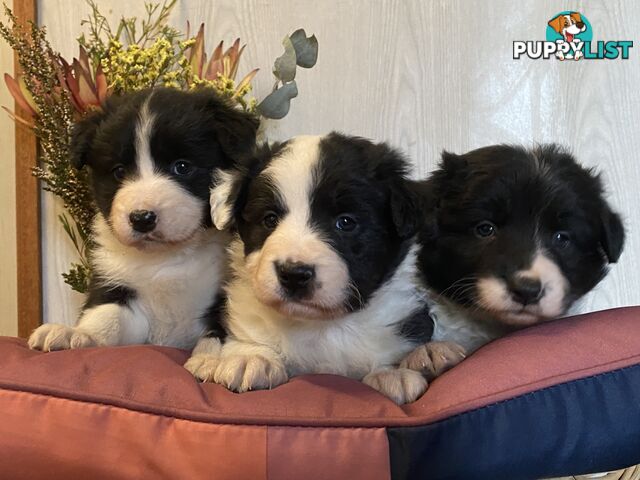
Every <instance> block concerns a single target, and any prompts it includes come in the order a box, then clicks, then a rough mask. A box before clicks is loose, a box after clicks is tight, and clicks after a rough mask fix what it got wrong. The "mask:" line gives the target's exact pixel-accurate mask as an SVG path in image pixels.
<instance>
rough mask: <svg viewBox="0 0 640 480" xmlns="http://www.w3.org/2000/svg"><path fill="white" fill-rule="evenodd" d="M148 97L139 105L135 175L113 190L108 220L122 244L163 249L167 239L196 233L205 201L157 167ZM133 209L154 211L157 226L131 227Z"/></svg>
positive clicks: (171, 240) (178, 240)
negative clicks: (142, 230) (143, 230)
mask: <svg viewBox="0 0 640 480" xmlns="http://www.w3.org/2000/svg"><path fill="white" fill-rule="evenodd" d="M150 98H151V96H150V97H149V98H148V99H147V100H146V101H145V103H144V104H143V105H142V107H141V109H140V112H139V115H138V123H137V125H136V140H135V143H136V166H137V176H136V177H134V178H130V179H128V180H126V181H125V182H124V183H123V184H122V185H121V187H120V188H119V189H118V191H117V192H116V195H115V197H114V198H113V202H112V204H111V212H110V214H109V223H110V225H111V227H112V229H113V233H114V234H115V236H116V237H117V238H118V240H119V241H120V242H122V243H124V244H125V245H134V246H137V247H140V248H160V249H163V248H164V246H165V244H166V243H180V242H184V241H185V240H188V239H189V238H190V237H191V236H193V235H195V233H196V232H197V231H198V230H199V229H200V221H201V219H202V211H203V209H204V202H203V201H202V200H200V199H199V198H197V197H195V196H194V195H191V194H190V193H189V192H188V191H186V190H185V189H184V188H182V186H180V184H178V183H177V182H175V181H173V180H171V179H170V178H169V177H168V176H166V175H163V174H161V173H159V172H157V171H156V169H155V166H154V161H153V158H152V156H151V150H150V145H149V140H150V138H151V135H152V133H153V132H152V130H153V124H154V116H153V114H152V113H151V112H149V100H150ZM135 210H148V211H152V212H154V213H155V214H156V216H157V224H156V227H155V228H154V229H153V230H152V231H150V232H147V233H140V232H137V231H136V230H134V229H133V228H132V226H131V223H130V221H129V215H130V214H131V212H133V211H135Z"/></svg>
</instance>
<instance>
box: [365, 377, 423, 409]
mask: <svg viewBox="0 0 640 480" xmlns="http://www.w3.org/2000/svg"><path fill="white" fill-rule="evenodd" d="M362 383H364V384H365V385H369V386H370V387H371V388H373V389H375V390H377V391H379V392H380V393H381V394H383V395H385V396H386V397H389V398H390V399H391V400H393V401H394V402H395V403H397V404H398V405H403V404H405V403H411V402H415V401H416V400H417V399H418V398H420V396H421V395H422V394H423V393H424V392H426V391H427V387H428V386H429V384H428V383H427V381H426V380H425V378H424V377H423V376H422V375H421V374H420V373H419V372H416V371H414V370H409V369H406V368H394V369H389V370H378V371H377V372H371V373H370V374H369V375H367V376H366V377H364V378H363V379H362Z"/></svg>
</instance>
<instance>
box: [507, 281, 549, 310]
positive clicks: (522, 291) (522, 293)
mask: <svg viewBox="0 0 640 480" xmlns="http://www.w3.org/2000/svg"><path fill="white" fill-rule="evenodd" d="M508 286H509V292H510V293H511V297H512V298H513V300H514V301H516V302H518V303H521V304H522V305H529V304H532V303H536V302H537V301H538V300H540V298H541V297H542V284H541V283H540V280H538V279H537V278H530V277H514V278H512V279H511V281H510V282H508Z"/></svg>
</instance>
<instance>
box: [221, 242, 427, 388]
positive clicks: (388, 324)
mask: <svg viewBox="0 0 640 480" xmlns="http://www.w3.org/2000/svg"><path fill="white" fill-rule="evenodd" d="M232 257H233V264H234V270H235V272H236V274H237V276H236V278H234V280H233V281H232V282H231V284H230V285H229V287H228V295H229V320H228V325H227V327H228V329H229V331H230V334H231V336H232V337H234V338H236V339H237V340H239V341H241V342H245V343H247V344H254V345H255V344H258V345H264V346H269V347H270V348H272V349H273V350H275V351H276V352H277V353H278V354H279V355H280V356H281V358H282V359H283V360H284V362H285V365H286V368H287V372H288V374H289V375H290V376H291V375H299V374H304V373H334V374H339V375H345V376H349V377H352V378H356V379H361V378H362V377H364V376H365V375H366V374H367V373H369V372H371V371H373V370H375V369H377V368H379V367H383V366H387V365H393V364H396V363H398V362H399V361H400V360H401V359H402V357H404V356H405V355H406V354H407V353H409V352H410V351H411V350H412V349H413V348H414V347H415V344H414V343H412V342H410V341H409V340H407V339H406V338H403V337H402V336H400V335H399V334H398V330H399V327H398V324H399V322H401V321H402V320H403V319H404V318H406V317H407V316H409V315H411V313H413V312H415V311H416V310H418V309H420V308H421V307H422V306H423V305H424V302H425V298H424V296H423V294H422V292H421V290H420V289H419V287H418V285H417V283H416V280H415V279H416V275H415V267H414V264H415V251H414V250H413V249H412V250H411V251H410V252H409V254H408V255H407V257H406V258H405V259H404V260H403V262H402V263H401V264H400V265H399V266H398V268H397V270H396V271H395V272H394V275H393V276H392V277H391V279H390V280H389V281H387V282H386V283H385V284H384V285H383V286H382V287H381V288H380V289H379V290H378V291H377V292H376V293H375V294H374V295H373V296H372V298H371V299H370V300H369V302H368V303H367V306H366V307H365V308H363V309H362V310H359V311H356V312H353V313H351V314H348V315H345V316H344V317H341V318H338V319H333V320H302V319H292V318H286V317H284V316H283V315H281V314H279V313H277V312H276V311H274V310H273V309H271V308H269V307H267V306H265V305H263V304H262V303H260V302H259V301H258V300H257V299H256V298H255V296H254V295H253V292H252V290H251V286H250V285H251V283H250V281H248V280H249V279H247V278H244V275H245V274H244V271H243V269H242V261H243V260H242V252H241V243H240V242H239V241H235V242H234V243H233V246H232Z"/></svg>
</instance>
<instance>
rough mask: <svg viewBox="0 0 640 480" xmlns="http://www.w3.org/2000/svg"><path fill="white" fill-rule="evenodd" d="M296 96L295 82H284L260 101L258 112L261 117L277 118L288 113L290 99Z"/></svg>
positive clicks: (296, 87)
mask: <svg viewBox="0 0 640 480" xmlns="http://www.w3.org/2000/svg"><path fill="white" fill-rule="evenodd" d="M297 96H298V86H297V85H296V82H290V83H285V84H284V85H283V86H282V87H280V88H278V89H277V90H274V91H273V92H271V93H270V94H269V95H267V97H266V98H265V99H264V100H262V102H260V105H258V112H260V115H262V116H263V117H267V118H273V119H274V120H279V119H281V118H283V117H284V116H285V115H286V114H287V113H289V107H290V103H291V99H292V98H295V97H297Z"/></svg>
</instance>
